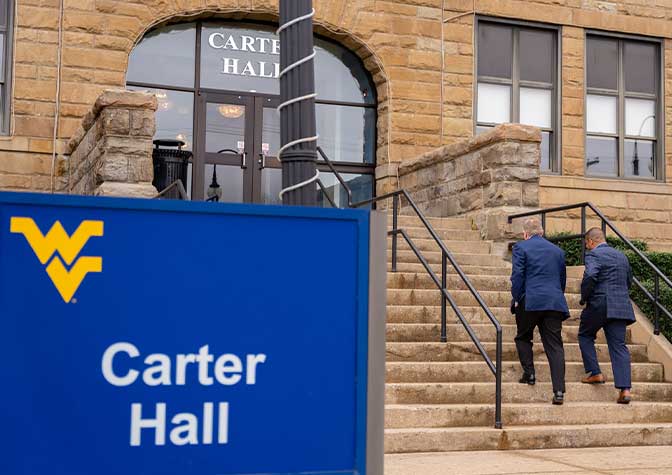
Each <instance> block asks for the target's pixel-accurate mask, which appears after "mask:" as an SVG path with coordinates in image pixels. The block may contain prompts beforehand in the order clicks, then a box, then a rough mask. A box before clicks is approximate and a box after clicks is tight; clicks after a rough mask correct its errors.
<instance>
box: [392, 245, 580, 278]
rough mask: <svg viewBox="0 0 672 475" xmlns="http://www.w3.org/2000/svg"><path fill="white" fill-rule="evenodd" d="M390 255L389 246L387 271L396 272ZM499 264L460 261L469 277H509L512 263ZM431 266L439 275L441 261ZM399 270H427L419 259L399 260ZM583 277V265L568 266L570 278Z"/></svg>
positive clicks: (453, 271)
mask: <svg viewBox="0 0 672 475" xmlns="http://www.w3.org/2000/svg"><path fill="white" fill-rule="evenodd" d="M390 255H391V251H390V249H389V248H388V263H387V271H388V273H391V274H395V273H394V272H392V264H391V260H390ZM497 259H498V261H497V264H496V265H494V266H479V265H466V264H462V263H460V262H458V264H460V267H461V268H462V271H463V272H464V273H465V274H466V275H467V277H469V278H473V277H477V276H495V275H505V276H507V277H510V276H511V263H510V262H507V261H505V260H503V259H501V258H500V257H498V258H497ZM430 264H431V265H430V267H431V268H432V270H434V272H436V273H437V275H440V272H441V263H440V261H437V262H436V263H430ZM397 272H403V273H418V274H421V275H426V274H427V271H426V270H425V268H424V266H423V265H422V264H420V262H419V261H417V262H402V261H398V262H397ZM448 273H449V274H455V273H456V272H455V270H454V269H453V268H452V266H450V265H449V266H448ZM582 277H583V267H575V266H572V267H567V278H568V279H579V280H580V279H581V278H582Z"/></svg>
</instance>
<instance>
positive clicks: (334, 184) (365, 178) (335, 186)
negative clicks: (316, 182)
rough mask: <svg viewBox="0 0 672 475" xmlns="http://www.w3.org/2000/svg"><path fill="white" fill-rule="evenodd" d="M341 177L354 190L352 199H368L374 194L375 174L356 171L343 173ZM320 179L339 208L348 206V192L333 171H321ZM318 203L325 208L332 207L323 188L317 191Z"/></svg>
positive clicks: (356, 200) (354, 200) (355, 200)
mask: <svg viewBox="0 0 672 475" xmlns="http://www.w3.org/2000/svg"><path fill="white" fill-rule="evenodd" d="M341 177H342V178H343V180H344V181H345V182H346V183H347V184H348V186H349V187H350V189H351V190H352V201H353V202H354V203H356V202H358V201H364V200H368V199H369V198H371V197H372V196H373V175H358V174H354V173H341ZM320 180H322V184H323V185H324V188H325V189H326V190H327V193H328V194H329V196H330V197H331V198H332V199H333V200H334V203H336V206H338V207H339V208H347V207H348V193H347V192H346V191H345V190H344V189H343V187H342V186H341V184H340V183H339V182H338V180H337V179H336V177H335V176H334V174H333V173H327V172H320ZM317 205H318V206H321V207H323V208H331V205H330V204H329V200H327V199H326V198H325V197H324V194H323V193H322V190H320V189H319V187H318V191H317Z"/></svg>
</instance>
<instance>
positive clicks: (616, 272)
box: [581, 244, 635, 323]
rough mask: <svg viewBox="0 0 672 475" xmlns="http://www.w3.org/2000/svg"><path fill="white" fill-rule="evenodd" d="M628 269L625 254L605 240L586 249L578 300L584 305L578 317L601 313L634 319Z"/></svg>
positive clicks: (630, 320) (611, 316) (631, 320)
mask: <svg viewBox="0 0 672 475" xmlns="http://www.w3.org/2000/svg"><path fill="white" fill-rule="evenodd" d="M631 285H632V270H631V269H630V263H629V262H628V258H627V257H625V256H624V255H623V253H622V252H620V251H617V250H616V249H614V248H613V247H610V246H609V245H607V244H601V245H600V246H598V247H596V248H595V249H593V250H592V251H590V252H588V253H586V270H585V271H584V273H583V281H582V282H581V301H582V302H584V303H586V308H585V309H584V310H583V312H582V313H581V318H590V317H593V316H595V317H604V316H606V317H607V318H613V319H619V320H627V321H629V322H631V323H633V322H634V321H635V312H634V311H633V309H632V303H631V302H630V294H629V289H630V286H631Z"/></svg>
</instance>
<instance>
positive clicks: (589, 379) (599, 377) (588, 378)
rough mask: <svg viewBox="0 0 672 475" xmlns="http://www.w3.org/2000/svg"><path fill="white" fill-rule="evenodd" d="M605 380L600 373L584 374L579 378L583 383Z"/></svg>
mask: <svg viewBox="0 0 672 475" xmlns="http://www.w3.org/2000/svg"><path fill="white" fill-rule="evenodd" d="M606 381H607V380H606V379H604V375H603V374H602V373H600V374H596V375H593V376H586V377H585V378H583V379H582V380H581V382H582V383H583V384H604V383H605V382H606Z"/></svg>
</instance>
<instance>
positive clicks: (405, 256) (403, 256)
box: [387, 247, 511, 267]
mask: <svg viewBox="0 0 672 475" xmlns="http://www.w3.org/2000/svg"><path fill="white" fill-rule="evenodd" d="M448 250H449V251H451V252H452V254H453V257H454V258H455V260H456V261H457V263H458V264H459V265H460V266H462V265H467V266H488V267H497V266H501V267H504V266H507V265H508V266H510V265H511V264H509V263H507V262H506V261H505V260H503V259H502V258H501V257H499V256H494V255H492V254H474V253H466V252H465V253H458V252H453V251H452V250H451V249H450V248H448ZM422 255H423V257H424V258H425V259H426V260H427V262H429V263H430V264H439V265H440V264H441V252H440V251H423V252H422ZM391 259H392V249H391V248H389V247H388V249H387V260H388V262H391ZM397 262H408V263H419V262H420V260H419V259H418V257H417V256H416V255H415V253H414V252H413V251H407V250H404V249H399V250H398V251H397ZM448 265H449V266H450V263H448Z"/></svg>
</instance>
